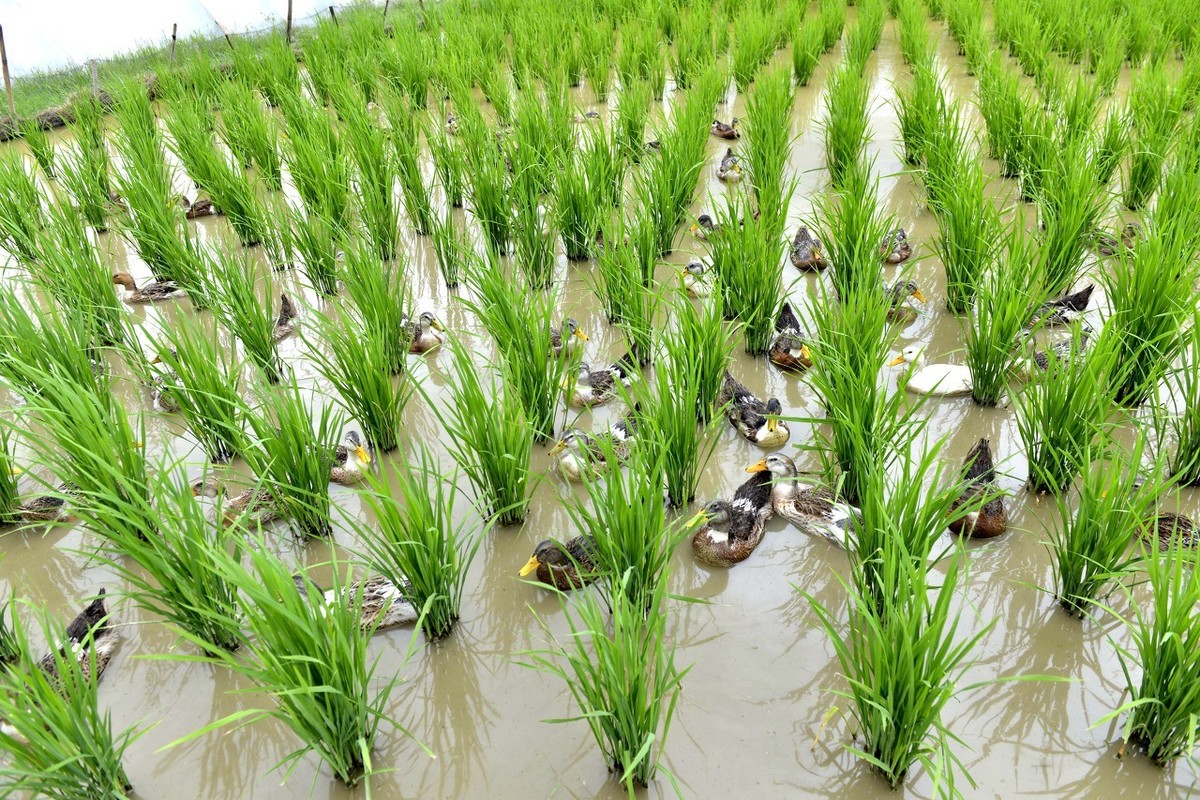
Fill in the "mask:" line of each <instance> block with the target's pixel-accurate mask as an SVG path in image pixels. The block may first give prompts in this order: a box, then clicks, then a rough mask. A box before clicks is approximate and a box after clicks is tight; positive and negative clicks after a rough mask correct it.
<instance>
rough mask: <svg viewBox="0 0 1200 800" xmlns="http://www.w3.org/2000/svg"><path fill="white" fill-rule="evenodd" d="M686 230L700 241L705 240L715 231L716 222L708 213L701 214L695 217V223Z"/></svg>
mask: <svg viewBox="0 0 1200 800" xmlns="http://www.w3.org/2000/svg"><path fill="white" fill-rule="evenodd" d="M688 230H690V231H691V233H692V235H693V236H695V237H696V238H697V239H699V240H701V241H707V240H708V237H709V236H712V235H713V234H714V233H716V231H717V223H715V222H713V218H712V217H710V216H709V215H708V214H701V215H700V216H698V217H696V223H695V224H694V225H692V227H691V228H689V229H688Z"/></svg>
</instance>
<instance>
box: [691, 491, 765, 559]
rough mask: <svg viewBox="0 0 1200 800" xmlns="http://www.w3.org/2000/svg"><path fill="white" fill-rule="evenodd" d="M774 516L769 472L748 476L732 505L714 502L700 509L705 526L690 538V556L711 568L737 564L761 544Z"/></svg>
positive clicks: (719, 501)
mask: <svg viewBox="0 0 1200 800" xmlns="http://www.w3.org/2000/svg"><path fill="white" fill-rule="evenodd" d="M773 514H774V511H773V509H772V505H771V475H770V473H762V474H759V475H754V476H751V477H750V478H749V479H748V480H746V481H745V482H744V483H743V484H742V485H741V486H739V487H738V488H737V491H735V492H734V493H733V500H732V502H730V501H727V500H713V501H711V502H709V503H708V504H707V505H706V506H704V508H703V509H701V511H700V513H699V514H698V515H697V516H698V517H699V518H700V519H701V520H703V522H704V524H703V525H701V527H700V529H699V530H697V531H696V533H695V534H693V535H692V554H693V555H694V556H695V557H696V560H697V561H700V562H702V563H705V564H708V565H709V566H711V567H726V568H728V567H732V566H733V565H734V564H740V563H741V562H743V561H745V560H746V559H747V558H749V557H750V554H751V553H753V552H754V549H755V548H756V547H758V545H759V543H760V542H762V540H763V536H764V535H765V534H766V530H767V520H769V519H770V518H771V516H772V515H773Z"/></svg>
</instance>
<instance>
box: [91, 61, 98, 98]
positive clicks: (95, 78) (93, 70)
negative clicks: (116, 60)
mask: <svg viewBox="0 0 1200 800" xmlns="http://www.w3.org/2000/svg"><path fill="white" fill-rule="evenodd" d="M88 72H89V74H90V75H91V78H92V97H94V98H96V99H97V100H99V99H100V62H99V61H97V60H96V59H94V58H93V59H91V60H89V61H88Z"/></svg>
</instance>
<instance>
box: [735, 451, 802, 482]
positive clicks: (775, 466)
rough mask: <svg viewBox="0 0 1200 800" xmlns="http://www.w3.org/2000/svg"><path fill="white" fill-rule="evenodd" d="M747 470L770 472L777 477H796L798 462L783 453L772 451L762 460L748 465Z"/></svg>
mask: <svg viewBox="0 0 1200 800" xmlns="http://www.w3.org/2000/svg"><path fill="white" fill-rule="evenodd" d="M746 472H770V473H771V475H773V476H774V477H776V478H794V477H795V476H796V462H795V461H792V459H790V458H788V457H787V456H785V455H784V454H783V453H771V454H770V455H769V456H767V457H766V458H764V459H762V460H761V461H757V462H755V463H753V464H751V465H750V466H748V467H746Z"/></svg>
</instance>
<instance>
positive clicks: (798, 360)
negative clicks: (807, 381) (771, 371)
mask: <svg viewBox="0 0 1200 800" xmlns="http://www.w3.org/2000/svg"><path fill="white" fill-rule="evenodd" d="M767 357H768V358H769V359H770V360H771V363H772V364H774V365H775V366H777V367H779V368H780V369H781V370H783V371H784V372H803V371H804V370H806V369H808V368H809V367H811V366H812V363H813V362H812V353H811V352H809V349H808V344H807V342H806V341H805V338H804V336H803V335H802V334H801V333H800V321H799V320H798V319H796V314H795V312H794V311H792V304H791V303H786V302H785V303H784V304H783V307H782V308H780V309H779V316H778V317H777V318H776V319H775V340H774V341H773V342H771V349H770V350H769V351H767Z"/></svg>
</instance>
